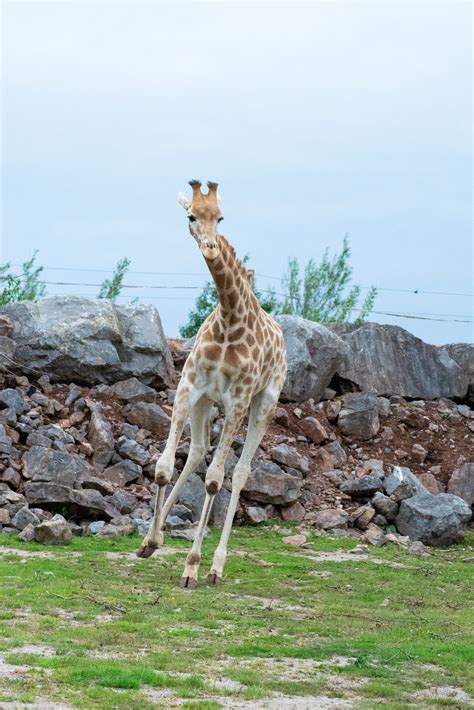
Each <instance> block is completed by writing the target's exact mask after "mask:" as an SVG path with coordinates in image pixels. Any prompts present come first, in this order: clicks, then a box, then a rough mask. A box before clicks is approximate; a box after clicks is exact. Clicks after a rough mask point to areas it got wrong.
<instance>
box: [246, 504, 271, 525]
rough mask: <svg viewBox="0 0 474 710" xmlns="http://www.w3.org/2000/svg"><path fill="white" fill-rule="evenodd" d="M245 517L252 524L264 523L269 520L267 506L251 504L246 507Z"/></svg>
mask: <svg viewBox="0 0 474 710" xmlns="http://www.w3.org/2000/svg"><path fill="white" fill-rule="evenodd" d="M245 518H246V519H247V520H248V522H249V523H252V525H258V524H259V523H264V522H265V521H266V520H268V516H267V513H266V511H265V508H261V507H260V506H259V505H250V506H249V507H248V508H246V509H245Z"/></svg>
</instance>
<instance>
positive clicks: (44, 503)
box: [25, 481, 119, 518]
mask: <svg viewBox="0 0 474 710" xmlns="http://www.w3.org/2000/svg"><path fill="white" fill-rule="evenodd" d="M25 496H26V499H27V501H28V502H29V504H30V505H39V506H41V507H43V508H46V509H49V508H52V509H53V510H54V509H55V508H56V509H57V508H58V507H59V508H61V509H62V508H64V507H67V508H70V509H71V510H72V511H73V512H77V513H78V514H79V515H81V516H82V517H85V518H88V517H89V518H90V517H91V516H95V515H99V514H102V515H106V516H107V517H108V518H113V517H115V516H116V515H118V514H119V513H118V511H117V510H116V508H114V507H113V506H112V505H111V503H110V502H109V501H108V500H107V499H106V498H104V497H103V496H102V495H101V494H100V493H99V491H95V490H92V489H86V490H75V489H73V488H68V487H67V486H62V485H58V484H56V483H47V482H43V481H39V482H37V483H35V482H33V481H31V482H29V483H27V484H26V486H25ZM58 504H59V505H58Z"/></svg>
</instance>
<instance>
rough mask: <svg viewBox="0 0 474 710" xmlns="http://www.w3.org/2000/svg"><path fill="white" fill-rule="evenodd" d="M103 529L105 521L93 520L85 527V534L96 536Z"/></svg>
mask: <svg viewBox="0 0 474 710" xmlns="http://www.w3.org/2000/svg"><path fill="white" fill-rule="evenodd" d="M104 527H105V520H94V521H93V522H92V523H89V525H88V526H87V533H88V534H89V535H98V534H99V533H100V532H101V531H102V530H103V528H104Z"/></svg>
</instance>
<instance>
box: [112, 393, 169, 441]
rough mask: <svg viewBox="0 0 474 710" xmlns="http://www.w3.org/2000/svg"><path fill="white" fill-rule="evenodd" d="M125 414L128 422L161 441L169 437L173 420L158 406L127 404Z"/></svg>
mask: <svg viewBox="0 0 474 710" xmlns="http://www.w3.org/2000/svg"><path fill="white" fill-rule="evenodd" d="M123 412H124V414H125V416H126V418H127V421H129V422H131V423H132V424H137V426H139V427H141V428H142V429H148V431H151V432H152V434H155V436H158V437H159V438H160V439H164V438H166V436H167V435H168V432H169V430H170V425H171V419H170V417H169V416H168V415H167V414H166V412H164V411H163V410H162V408H161V407H160V406H159V405H158V404H153V403H149V402H136V403H135V404H127V406H126V407H125V409H124V410H123Z"/></svg>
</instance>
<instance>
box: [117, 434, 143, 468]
mask: <svg viewBox="0 0 474 710" xmlns="http://www.w3.org/2000/svg"><path fill="white" fill-rule="evenodd" d="M115 448H116V449H117V451H118V453H119V454H120V456H123V457H124V458H126V459H130V460H131V461H134V462H135V463H137V464H139V466H146V465H147V463H149V462H150V459H151V456H150V454H149V453H148V451H147V450H146V449H144V448H143V446H140V444H137V442H136V441H133V439H127V437H126V436H121V437H120V438H119V439H118V441H117V443H116V445H115Z"/></svg>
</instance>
